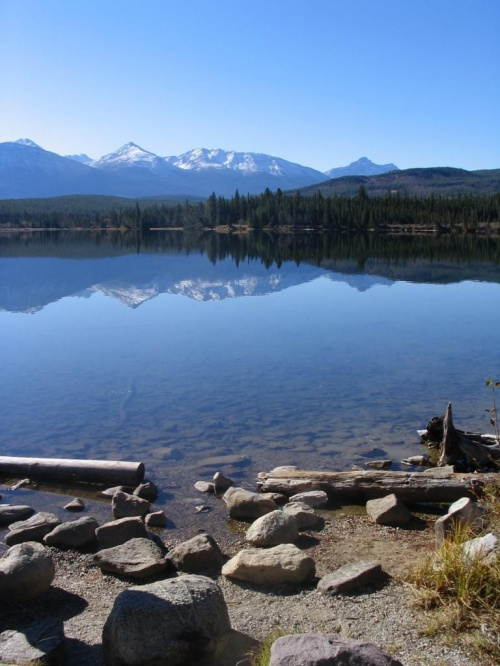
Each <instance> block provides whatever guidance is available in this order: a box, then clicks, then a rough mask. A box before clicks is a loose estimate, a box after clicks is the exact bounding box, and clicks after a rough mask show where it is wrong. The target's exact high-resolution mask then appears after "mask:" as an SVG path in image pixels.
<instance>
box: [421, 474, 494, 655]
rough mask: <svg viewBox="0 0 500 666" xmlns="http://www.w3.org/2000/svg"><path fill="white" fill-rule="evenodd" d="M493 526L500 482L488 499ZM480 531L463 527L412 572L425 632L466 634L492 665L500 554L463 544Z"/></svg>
mask: <svg viewBox="0 0 500 666" xmlns="http://www.w3.org/2000/svg"><path fill="white" fill-rule="evenodd" d="M482 504H483V506H484V507H485V509H486V517H487V525H488V531H489V532H491V531H493V532H496V533H497V534H498V532H499V530H500V486H493V487H490V488H488V489H487V492H486V494H485V496H484V498H483V501H482ZM474 536H476V535H475V534H473V533H472V532H471V529H470V528H469V527H467V526H457V528H456V531H455V534H454V535H453V538H452V539H450V540H449V541H445V542H444V543H443V545H442V547H441V548H440V549H439V550H437V551H436V552H435V553H433V554H432V555H430V556H428V557H427V558H426V559H425V560H424V561H422V562H421V563H420V564H419V565H418V566H417V568H416V569H415V570H414V571H413V572H412V573H411V574H410V576H409V577H408V580H409V582H410V583H411V584H412V585H413V586H414V588H415V593H416V598H417V602H418V604H419V605H420V606H422V607H423V608H424V609H425V610H427V611H428V613H427V618H428V623H427V625H426V626H425V627H424V628H423V629H422V633H424V634H425V635H428V636H436V635H438V634H439V635H441V636H442V637H444V639H445V640H446V639H449V640H450V641H454V640H456V639H457V637H458V635H459V634H460V636H461V638H462V639H466V642H468V643H469V644H470V645H472V647H473V648H475V649H476V651H477V652H479V653H481V654H482V655H483V656H486V655H488V662H487V663H488V664H500V554H497V556H496V557H493V558H484V557H481V555H480V554H478V555H476V556H474V557H471V556H470V555H467V554H466V552H465V551H464V549H463V548H462V544H463V543H464V541H467V540H468V539H470V538H472V537H474Z"/></svg>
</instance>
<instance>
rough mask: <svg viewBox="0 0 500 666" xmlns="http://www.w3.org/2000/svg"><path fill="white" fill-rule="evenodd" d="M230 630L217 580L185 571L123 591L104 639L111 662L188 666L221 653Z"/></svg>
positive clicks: (121, 665) (118, 665) (117, 664)
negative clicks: (210, 655) (182, 573)
mask: <svg viewBox="0 0 500 666" xmlns="http://www.w3.org/2000/svg"><path fill="white" fill-rule="evenodd" d="M230 630H231V625H230V622H229V615H228V612H227V606H226V602H225V601H224V596H223V594H222V590H221V589H220V587H219V586H218V585H217V583H215V582H214V581H212V580H210V579H209V578H206V577H205V576H194V575H185V576H180V577H178V578H170V579H167V580H163V581H160V582H157V583H152V584H151V585H141V586H140V587H131V588H129V589H127V590H124V591H123V592H121V593H120V594H119V595H118V596H117V597H116V599H115V602H114V605H113V608H112V610H111V613H110V614H109V617H108V619H107V621H106V624H105V625H104V630H103V634H102V643H103V649H104V655H105V659H106V664H107V665H108V666H164V665H165V664H168V665H169V666H179V665H182V664H185V665H186V666H188V665H192V664H194V663H197V660H198V659H200V658H202V657H203V656H204V655H207V654H212V655H213V654H214V653H215V654H216V653H217V647H218V645H220V641H221V639H222V638H223V637H224V636H225V635H226V634H227V633H228V632H229V631H230Z"/></svg>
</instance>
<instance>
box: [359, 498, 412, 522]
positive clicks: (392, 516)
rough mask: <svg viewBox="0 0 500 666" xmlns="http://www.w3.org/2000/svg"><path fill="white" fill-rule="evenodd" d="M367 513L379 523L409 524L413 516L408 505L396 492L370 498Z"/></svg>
mask: <svg viewBox="0 0 500 666" xmlns="http://www.w3.org/2000/svg"><path fill="white" fill-rule="evenodd" d="M366 513H367V514H368V515H369V516H370V518H371V519H372V520H373V521H374V522H375V523H377V524H378V525H407V524H408V523H409V522H410V520H411V518H412V515H411V513H410V511H408V509H407V508H406V505H405V504H403V502H402V501H401V500H400V499H398V498H397V497H396V495H394V494H392V495H387V496H386V497H381V498H379V499H372V500H368V502H367V503H366Z"/></svg>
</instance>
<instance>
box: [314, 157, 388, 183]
mask: <svg viewBox="0 0 500 666" xmlns="http://www.w3.org/2000/svg"><path fill="white" fill-rule="evenodd" d="M388 171H399V169H398V167H397V166H396V165H395V164H375V162H372V161H371V160H369V159H368V158H367V157H360V158H359V160H356V161H355V162H351V163H350V164H349V165H348V166H345V167H336V168H334V169H330V170H329V171H325V174H326V175H327V176H328V177H329V178H343V177H344V176H378V175H379V174H381V173H387V172H388Z"/></svg>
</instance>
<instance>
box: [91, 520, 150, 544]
mask: <svg viewBox="0 0 500 666" xmlns="http://www.w3.org/2000/svg"><path fill="white" fill-rule="evenodd" d="M96 536H97V540H98V541H99V545H100V546H101V548H114V546H119V545H120V544H122V543H126V542H127V541H130V539H147V538H148V533H147V530H146V526H145V525H144V523H143V521H142V520H141V518H121V519H120V520H113V521H111V522H110V523H105V524H104V525H101V527H98V528H97V529H96Z"/></svg>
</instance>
